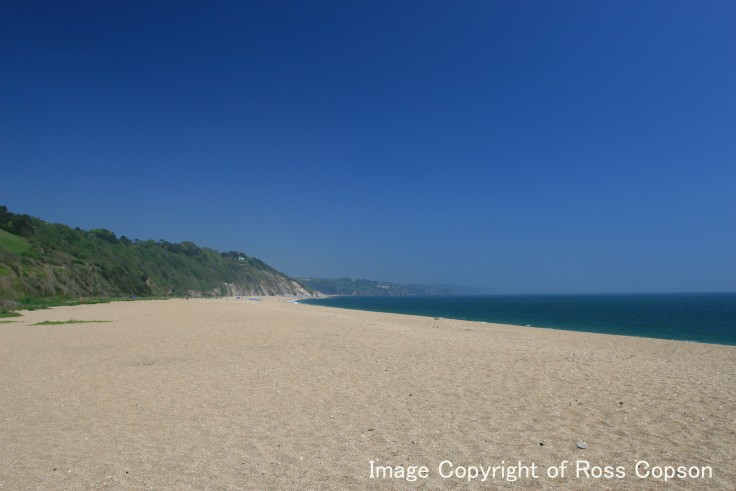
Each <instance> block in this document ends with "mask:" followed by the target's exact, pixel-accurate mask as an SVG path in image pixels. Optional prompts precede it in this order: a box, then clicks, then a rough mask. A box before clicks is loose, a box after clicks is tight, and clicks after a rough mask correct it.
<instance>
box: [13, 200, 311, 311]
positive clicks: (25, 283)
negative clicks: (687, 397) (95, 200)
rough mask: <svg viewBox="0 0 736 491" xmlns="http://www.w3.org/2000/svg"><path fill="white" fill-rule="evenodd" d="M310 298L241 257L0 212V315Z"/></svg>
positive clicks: (266, 268)
mask: <svg viewBox="0 0 736 491" xmlns="http://www.w3.org/2000/svg"><path fill="white" fill-rule="evenodd" d="M308 294H309V292H308V291H307V289H305V288H304V287H303V286H302V285H301V284H299V283H298V282H297V281H295V280H293V279H291V278H289V277H287V276H285V275H284V274H282V273H280V272H279V271H276V270H275V269H273V268H271V267H270V266H268V265H267V264H265V263H264V262H262V261H261V260H259V259H256V258H254V257H249V256H247V255H245V254H244V253H242V252H238V251H231V252H224V253H221V252H218V251H215V250H213V249H209V248H206V247H198V246H197V245H195V244H193V243H192V242H181V243H170V242H167V241H165V240H160V241H153V240H145V241H140V240H130V239H128V238H127V237H124V236H123V237H117V236H116V235H115V234H114V233H113V232H111V231H109V230H106V229H94V230H81V229H78V228H71V227H68V226H66V225H60V224H52V223H47V222H44V221H43V220H40V219H38V218H34V217H31V216H28V215H18V214H14V213H11V212H9V211H8V210H7V208H6V207H4V206H0V307H5V308H8V307H10V308H16V307H19V306H20V307H22V306H23V305H30V304H33V303H34V302H38V301H39V300H44V299H45V300H49V299H55V300H58V301H62V300H63V299H79V298H80V297H130V296H136V297H152V296H220V295H308Z"/></svg>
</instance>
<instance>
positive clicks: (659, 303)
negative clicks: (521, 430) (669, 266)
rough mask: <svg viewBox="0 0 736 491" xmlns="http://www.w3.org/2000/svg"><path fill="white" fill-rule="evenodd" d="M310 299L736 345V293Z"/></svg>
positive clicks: (352, 306) (431, 314) (331, 304)
mask: <svg viewBox="0 0 736 491" xmlns="http://www.w3.org/2000/svg"><path fill="white" fill-rule="evenodd" d="M304 303H308V304H314V305H324V306H327V307H340V308H345V309H355V310H370V311H374V312H393V313H397V314H412V315H422V316H429V317H445V318H450V319H464V320H472V321H485V322H497V323H502V324H516V325H520V326H530V327H546V328H553V329H564V330H568V331H585V332H597V333H605V334H620V335H624V336H640V337H649V338H661V339H677V340H681V341H696V342H701V343H716V344H730V345H736V293H677V294H617V295H486V296H452V297H437V296H431V297H334V298H327V299H318V300H308V301H305V302H304Z"/></svg>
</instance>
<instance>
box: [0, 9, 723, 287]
mask: <svg viewBox="0 0 736 491" xmlns="http://www.w3.org/2000/svg"><path fill="white" fill-rule="evenodd" d="M735 26H736V2H733V1H731V0H729V1H710V0H708V1H702V0H695V1H689V2H682V1H673V0H667V1H656V2H654V1H639V0H637V1H616V2H612V1H605V2H604V1H587V0H586V1H554V2H548V1H524V2H517V1H511V0H509V1H486V0H484V1H477V2H471V1H462V2H455V1H446V2H434V1H429V2H426V1H410V2H404V1H398V2H395V1H375V0H372V1H358V2H353V1H342V0H336V1H332V2H320V1H316V2H311V1H303V2H263V1H251V2H246V1H232V2H193V1H191V2H190V1H181V2H157V1H149V0H147V1H140V2H136V1H122V2H105V1H103V2H100V1H90V2H73V1H70V2H56V1H48V2H34V1H30V0H20V1H13V0H5V1H3V2H2V4H0V171H1V172H0V204H4V205H6V206H8V208H10V210H11V211H15V212H19V213H29V214H31V215H34V216H38V217H41V218H45V219H47V220H49V221H54V222H61V223H66V224H68V225H72V226H79V227H82V228H87V229H89V228H95V227H105V228H109V229H111V230H113V231H115V232H116V233H118V235H126V236H128V237H130V238H139V239H149V238H151V239H166V240H169V241H181V240H192V241H194V242H196V243H198V244H200V245H204V246H209V247H214V248H216V249H219V250H231V249H236V250H243V251H245V252H246V253H247V254H250V255H254V256H256V257H259V258H261V259H263V260H264V261H266V262H268V263H269V264H271V265H273V266H274V267H276V268H278V269H280V270H282V271H284V272H286V273H287V274H290V275H293V276H318V277H334V276H351V277H363V278H370V279H379V280H387V281H399V282H423V283H449V284H461V285H477V286H488V287H493V288H495V289H496V290H497V291H499V292H509V293H511V292H523V293H527V292H528V293H537V292H538V293H542V292H640V291H663V292H666V291H724V290H730V291H734V290H736V27H735Z"/></svg>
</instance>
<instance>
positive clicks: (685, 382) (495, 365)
mask: <svg viewBox="0 0 736 491" xmlns="http://www.w3.org/2000/svg"><path fill="white" fill-rule="evenodd" d="M71 319H75V320H91V321H109V322H91V323H85V324H66V325H45V326H44V325H34V324H36V323H38V322H42V321H67V320H71ZM8 320H12V321H14V322H8V323H5V322H4V323H2V324H0V489H8V490H20V489H98V488H102V489H172V490H173V489H178V490H181V489H386V488H424V489H453V488H456V489H465V488H469V489H470V488H472V489H476V488H477V489H498V488H502V489H503V488H513V489H663V488H666V489H734V487H735V486H736V443H735V442H736V347H733V346H719V345H709V344H698V343H685V342H677V341H664V340H655V339H643V338H631V337H621V336H610V335H601V334H586V333H577V332H566V331H555V330H546V329H534V328H523V327H514V326H504V325H497V324H486V323H474V322H465V321H454V320H446V319H433V318H427V317H414V316H403V315H393V314H381V313H370V312H359V311H346V310H339V309H331V308H325V307H317V306H309V305H303V304H293V303H289V302H288V299H286V298H264V299H263V301H261V302H252V301H247V300H236V299H219V300H183V299H182V300H168V301H137V302H119V303H111V304H100V305H81V306H76V307H59V308H54V309H48V310H38V311H32V312H23V316H22V317H20V318H16V319H8ZM578 444H580V445H578ZM579 446H582V447H586V448H579ZM371 462H373V463H372V464H371ZM642 462H646V464H643V463H642ZM637 463H639V467H638V471H637ZM423 466H424V467H426V472H424V470H423ZM389 467H390V471H389ZM494 467H495V469H494ZM678 467H679V469H678ZM670 468H672V469H675V470H674V472H675V473H676V474H677V473H683V472H684V473H685V474H686V476H685V477H682V476H678V475H675V476H672V477H667V481H665V477H666V475H667V473H668V472H669V471H668V469H670ZM581 469H582V471H581ZM494 470H495V477H492V473H493V472H494ZM514 472H516V473H517V474H519V473H520V474H521V477H518V475H516V474H514ZM696 472H697V474H698V476H695V477H694V476H693V474H694V473H696ZM555 473H556V474H557V477H550V476H554V475H555ZM425 474H426V476H425ZM596 476H597V477H596ZM484 478H485V480H484Z"/></svg>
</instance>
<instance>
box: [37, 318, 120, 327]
mask: <svg viewBox="0 0 736 491" xmlns="http://www.w3.org/2000/svg"><path fill="white" fill-rule="evenodd" d="M102 322H112V321H98V320H93V321H80V320H74V319H71V320H68V321H43V322H36V323H35V324H33V325H34V326H61V325H64V324H90V323H102Z"/></svg>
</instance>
